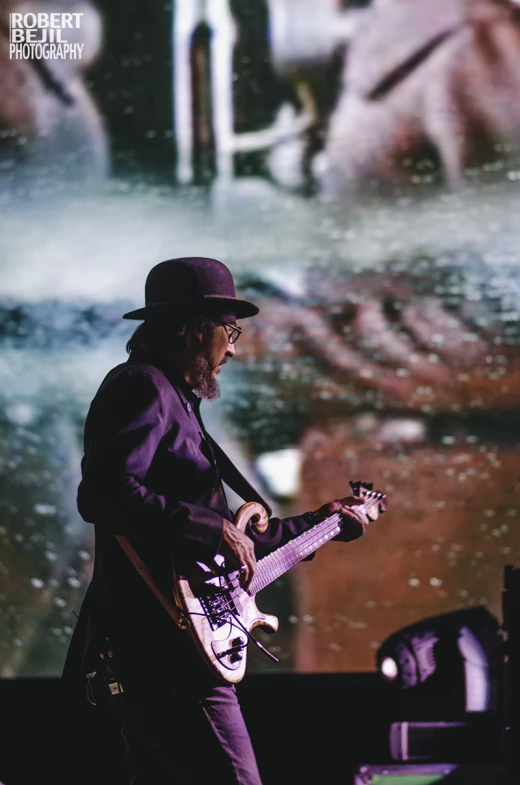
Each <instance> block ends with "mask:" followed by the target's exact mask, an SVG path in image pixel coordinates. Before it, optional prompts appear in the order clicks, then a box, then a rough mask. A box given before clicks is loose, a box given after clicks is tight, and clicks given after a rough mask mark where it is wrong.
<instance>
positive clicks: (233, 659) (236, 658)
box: [229, 651, 243, 663]
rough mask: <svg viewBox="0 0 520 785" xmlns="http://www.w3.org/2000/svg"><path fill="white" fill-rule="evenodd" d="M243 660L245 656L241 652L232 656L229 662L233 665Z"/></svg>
mask: <svg viewBox="0 0 520 785" xmlns="http://www.w3.org/2000/svg"><path fill="white" fill-rule="evenodd" d="M242 659H243V655H242V652H240V651H234V652H233V654H231V655H230V657H229V661H230V662H232V663H235V662H241V661H242Z"/></svg>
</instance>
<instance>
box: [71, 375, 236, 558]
mask: <svg viewBox="0 0 520 785" xmlns="http://www.w3.org/2000/svg"><path fill="white" fill-rule="evenodd" d="M170 427H171V417H170V416H169V413H168V412H167V402H166V401H165V400H164V392H163V391H162V390H161V389H160V388H159V386H158V385H156V383H155V382H154V380H153V379H152V378H151V376H150V375H148V374H147V373H146V372H143V371H142V370H138V369H135V368H133V369H128V370H125V371H124V372H122V373H119V374H118V375H115V376H114V377H113V378H112V379H111V380H109V381H108V382H107V383H105V384H104V385H102V386H101V388H100V390H99V391H98V393H97V395H96V397H95V398H94V400H93V402H92V404H91V407H90V410H89V413H88V416H87V421H86V425H85V455H84V458H83V461H82V479H81V482H80V485H79V488H78V497H77V503H78V510H79V513H80V515H81V516H82V518H83V519H84V520H85V521H87V522H90V523H95V524H97V525H100V526H103V527H106V528H108V529H109V530H110V531H112V532H113V533H114V534H123V535H126V536H131V535H132V534H133V533H139V532H140V531H142V530H143V527H146V528H147V529H148V530H149V527H154V528H156V529H157V530H158V531H161V532H163V533H167V534H171V537H172V539H173V541H174V542H183V543H184V544H185V545H187V546H188V547H190V546H191V547H193V549H194V552H196V553H198V554H200V558H201V559H202V558H203V557H206V556H207V557H210V558H211V557H213V556H214V555H215V554H216V553H217V551H218V548H219V544H220V540H221V536H222V528H223V519H222V516H221V515H219V514H218V513H216V512H214V511H212V510H210V509H207V508H206V507H201V506H198V505H195V504H190V503H188V502H186V501H182V500H180V499H172V498H170V497H166V496H163V495H160V494H158V493H154V492H153V491H152V490H150V488H149V487H147V484H146V476H147V473H148V471H149V469H150V465H151V463H152V461H153V458H154V456H155V453H156V450H157V448H158V446H159V444H160V442H161V440H162V439H163V437H164V436H165V434H166V433H167V431H168V428H170Z"/></svg>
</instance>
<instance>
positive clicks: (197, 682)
mask: <svg viewBox="0 0 520 785" xmlns="http://www.w3.org/2000/svg"><path fill="white" fill-rule="evenodd" d="M145 302H146V305H145V307H144V308H141V309H139V310H137V311H132V312H130V313H127V314H125V315H124V318H126V319H140V320H143V324H142V325H140V326H139V327H138V328H137V330H136V331H135V333H134V335H133V336H132V338H131V339H130V341H129V343H128V345H127V349H128V351H129V359H128V360H127V361H126V362H124V363H122V364H121V365H118V366H117V367H116V368H114V369H113V370H111V371H110V372H109V374H108V375H107V377H106V378H105V380H104V381H103V383H102V384H101V386H100V388H99V390H98V392H97V394H96V396H95V397H94V400H93V401H92V404H91V407H90V410H89V413H88V416H87V420H86V425H85V454H84V457H83V461H82V479H81V483H80V486H79V490H78V508H79V511H80V513H81V515H82V517H83V518H84V519H85V520H86V521H87V522H91V523H93V524H94V525H95V539H96V547H95V562H94V573H93V577H92V581H91V584H90V586H89V589H88V591H87V594H86V597H85V600H84V603H83V606H82V609H81V612H80V616H79V621H78V624H77V626H76V630H75V632H74V635H73V639H72V642H71V645H70V648H69V653H68V656H67V662H66V664H65V668H64V673H63V676H64V680H65V683H67V684H74V683H76V684H78V683H81V684H84V685H85V687H86V692H87V695H88V697H89V699H90V701H91V702H93V703H95V702H105V703H109V704H110V705H111V706H112V708H113V709H114V711H115V712H116V715H117V717H118V718H119V721H120V724H121V731H122V736H123V739H124V743H125V751H126V765H127V768H128V772H129V778H130V780H129V781H130V782H131V783H132V785H152V783H153V785H163V784H164V785H167V784H168V785H169V784H171V785H173V783H175V784H176V785H177V784H178V785H188V783H190V784H191V785H195V784H197V785H198V783H203V782H206V781H210V779H211V781H213V782H218V783H219V784H220V785H227V783H229V784H230V785H231V783H240V785H260V783H261V779H260V774H259V771H258V767H257V763H256V760H255V755H254V752H253V747H252V744H251V740H250V738H249V734H248V731H247V729H246V726H245V723H244V719H243V716H242V713H241V709H240V706H239V703H238V700H237V696H236V693H235V688H234V686H233V685H232V684H228V683H224V684H223V683H222V681H219V680H218V679H217V678H216V676H215V675H213V673H212V672H211V669H210V668H208V667H207V665H206V663H204V662H203V660H202V657H201V655H200V654H199V653H198V651H197V650H196V648H195V647H194V646H193V643H192V641H191V639H190V636H189V634H188V633H187V632H186V631H184V630H181V629H180V628H179V627H178V626H177V625H176V624H175V622H174V620H172V618H171V616H170V615H169V614H168V613H167V612H166V610H165V607H164V605H163V604H161V602H160V601H159V599H158V596H159V594H158V592H159V593H161V592H162V596H167V597H170V598H171V597H172V557H179V556H180V555H182V557H183V558H184V559H186V558H188V559H193V561H194V562H195V561H199V562H204V563H206V564H209V565H211V564H213V563H214V559H215V557H216V556H217V555H220V556H221V557H224V558H225V560H226V563H227V565H228V566H229V568H230V569H231V568H234V569H239V570H240V573H239V574H240V576H241V580H242V582H243V586H244V588H247V587H248V586H249V585H250V583H251V580H252V578H253V575H254V573H255V566H256V559H257V558H258V557H260V556H263V555H266V554H267V553H269V552H271V551H272V550H274V549H276V548H278V547H280V546H281V545H283V544H284V543H286V542H288V541H289V540H291V539H293V538H294V537H295V536H297V535H298V534H300V533H302V532H304V531H306V530H307V529H309V528H310V527H311V526H313V525H315V524H316V522H317V521H318V520H319V519H320V518H324V517H326V516H327V515H328V514H329V513H330V512H332V511H334V510H338V511H340V513H341V514H342V516H343V518H344V524H345V525H344V527H343V530H342V533H341V535H340V536H341V538H342V539H344V540H352V539H355V538H357V537H359V536H360V535H361V534H362V533H363V532H364V528H365V526H366V524H367V522H368V519H367V517H366V514H365V512H364V511H363V510H362V508H361V506H360V505H361V504H362V500H361V499H360V498H357V497H347V498H345V499H341V500H335V501H333V502H331V503H329V504H327V505H324V506H323V507H322V508H320V509H319V510H317V511H314V512H311V513H306V514H303V515H300V516H296V517H294V518H290V519H284V520H280V519H279V518H275V517H272V518H270V519H269V524H268V527H267V530H266V531H264V532H263V533H259V532H258V531H257V530H256V529H255V528H254V527H252V526H250V525H249V526H248V528H247V530H246V531H245V532H244V531H241V530H240V529H239V528H237V526H235V525H234V523H233V515H232V513H231V511H230V510H229V508H228V504H227V501H226V496H225V492H224V489H223V486H222V481H224V482H226V483H227V484H228V485H230V486H231V487H232V488H233V489H234V490H235V491H237V492H238V493H239V494H240V495H242V496H243V497H244V499H245V500H246V501H257V502H261V501H262V500H261V497H260V496H259V494H258V493H257V492H256V491H255V490H254V489H253V488H252V487H251V486H250V485H249V483H248V482H247V481H246V480H245V478H244V477H242V475H241V474H240V472H239V471H238V469H236V468H235V467H234V466H233V464H232V463H231V461H230V460H229V458H227V456H226V455H225V454H224V453H223V451H222V450H221V449H220V448H219V447H218V445H217V444H216V443H215V442H214V441H213V440H212V439H211V437H210V436H209V434H208V433H207V432H206V430H205V428H204V424H203V421H202V419H201V416H200V412H199V404H200V400H201V398H206V399H209V400H211V399H214V398H216V397H217V396H218V392H219V388H218V382H217V376H218V374H219V373H220V370H221V368H222V366H223V365H224V364H225V363H226V362H227V361H228V360H230V359H231V358H232V357H233V356H234V354H235V342H236V339H237V338H238V337H239V335H240V332H241V329H240V327H238V326H237V324H236V321H237V319H242V318H246V317H251V316H254V315H255V314H256V313H258V308H257V306H256V305H254V304H253V303H250V302H247V301H245V300H240V299H238V298H237V297H236V294H235V286H234V282H233V278H232V275H231V273H230V271H229V270H228V268H227V267H226V266H225V265H224V264H222V263H221V262H219V261H217V260H215V259H206V258H183V259H171V260H167V261H165V262H161V263H160V264H158V265H156V266H155V267H154V268H153V269H152V270H151V271H150V273H149V275H148V278H147V280H146V285H145ZM263 506H265V507H266V508H267V505H266V504H265V502H264V503H263ZM267 509H268V508H267ZM119 537H124V538H125V541H126V542H129V543H131V546H132V548H133V549H134V552H135V553H137V554H138V556H139V560H140V563H142V564H144V565H146V569H147V571H148V574H149V575H151V576H152V578H153V588H152V587H151V586H150V585H147V583H146V581H145V580H143V574H142V572H141V573H140V572H139V570H138V569H135V567H136V564H134V563H133V562H132V559H129V558H128V556H127V552H126V551H125V550H124V548H122V547H120V546H121V541H120V540H118V538H119ZM155 589H158V592H156V591H155Z"/></svg>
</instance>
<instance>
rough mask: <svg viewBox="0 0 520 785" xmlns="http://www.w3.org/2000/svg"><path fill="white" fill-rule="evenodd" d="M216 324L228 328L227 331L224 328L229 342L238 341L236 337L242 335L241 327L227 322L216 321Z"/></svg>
mask: <svg viewBox="0 0 520 785" xmlns="http://www.w3.org/2000/svg"><path fill="white" fill-rule="evenodd" d="M217 324H220V325H221V326H222V327H226V328H228V329H229V332H228V330H227V329H226V332H227V337H228V342H229V343H236V341H238V339H239V338H240V336H241V335H242V328H241V327H237V326H236V325H234V324H228V323H227V322H217Z"/></svg>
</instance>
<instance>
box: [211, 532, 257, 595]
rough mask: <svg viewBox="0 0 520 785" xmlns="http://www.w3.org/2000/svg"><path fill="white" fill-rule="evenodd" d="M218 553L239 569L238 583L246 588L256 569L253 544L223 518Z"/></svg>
mask: <svg viewBox="0 0 520 785" xmlns="http://www.w3.org/2000/svg"><path fill="white" fill-rule="evenodd" d="M219 553H220V554H222V556H224V557H225V559H226V560H227V561H228V562H230V564H231V565H232V566H233V567H236V568H237V569H239V570H240V583H241V584H242V586H243V587H244V589H247V588H248V587H249V584H250V583H251V581H252V580H253V576H254V574H255V570H256V556H255V546H254V544H253V541H252V540H250V539H249V537H248V536H247V535H246V534H244V533H243V532H241V531H240V529H238V528H237V527H236V526H235V524H234V523H231V521H227V520H226V519H225V518H224V527H223V529H222V540H221V542H220V548H219Z"/></svg>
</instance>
